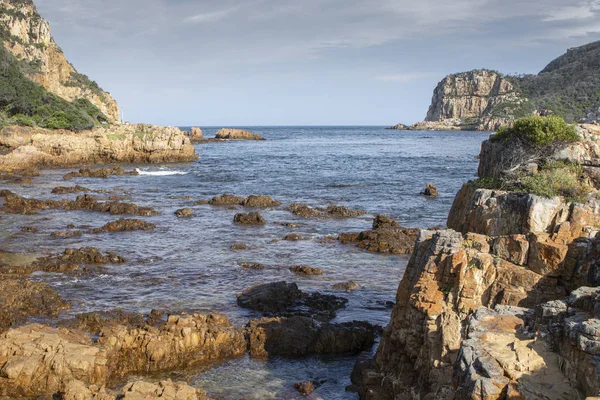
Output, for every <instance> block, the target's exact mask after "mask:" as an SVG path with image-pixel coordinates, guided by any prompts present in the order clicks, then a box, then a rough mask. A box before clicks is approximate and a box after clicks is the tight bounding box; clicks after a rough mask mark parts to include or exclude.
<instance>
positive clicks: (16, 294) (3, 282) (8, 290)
mask: <svg viewBox="0 0 600 400" xmlns="http://www.w3.org/2000/svg"><path fill="white" fill-rule="evenodd" d="M69 307H70V305H69V303H67V302H66V301H64V300H63V299H62V298H61V297H60V296H59V295H58V293H57V292H56V291H55V290H53V289H52V288H51V287H50V286H49V285H48V284H46V283H42V282H31V281H29V280H19V279H6V278H4V277H2V279H0V332H4V331H5V330H7V329H8V328H10V327H11V326H13V325H15V324H18V323H22V322H24V321H26V320H27V318H28V317H30V316H34V315H47V316H57V315H58V313H59V312H60V311H61V310H66V309H68V308H69ZM1 365H3V363H2V357H1V347H0V366H1ZM1 374H2V368H1V367H0V379H1ZM0 385H1V383H0ZM0 393H2V392H1V391H0Z"/></svg>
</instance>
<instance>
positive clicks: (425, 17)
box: [35, 0, 600, 127]
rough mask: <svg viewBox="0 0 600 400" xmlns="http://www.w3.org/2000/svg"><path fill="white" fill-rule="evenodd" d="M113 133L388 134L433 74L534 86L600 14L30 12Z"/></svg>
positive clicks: (335, 9) (507, 4)
mask: <svg viewBox="0 0 600 400" xmlns="http://www.w3.org/2000/svg"><path fill="white" fill-rule="evenodd" d="M35 3H36V5H37V7H38V11H39V12H40V14H41V15H42V16H43V17H44V18H46V19H47V20H48V21H49V22H50V26H51V31H52V34H53V36H54V38H55V40H56V42H57V43H58V44H59V45H60V46H61V48H62V49H63V51H64V52H65V54H66V56H67V58H68V60H69V61H70V62H71V63H72V64H73V65H74V66H75V67H76V68H77V69H78V70H79V72H81V73H84V74H87V75H88V76H89V77H90V78H91V79H93V80H95V81H97V82H98V83H99V84H100V86H101V87H102V88H103V89H105V90H107V91H109V92H110V93H111V94H112V95H113V96H114V97H115V98H116V99H117V101H118V102H119V105H120V106H121V108H122V109H123V113H124V116H125V119H126V120H128V121H131V122H146V123H153V124H161V125H178V126H191V125H193V126H230V127H235V126H240V127H244V126H259V125H393V124H396V123H399V122H402V123H405V124H409V123H414V122H417V121H420V120H423V119H424V118H425V115H426V113H427V108H428V107H429V104H430V101H431V96H432V93H433V89H434V88H435V86H436V85H437V83H438V82H439V81H440V80H441V79H442V78H443V77H444V76H446V75H447V74H450V73H456V72H461V71H469V70H472V69H476V68H489V69H495V70H498V71H500V72H503V73H537V72H539V71H540V70H542V69H543V68H544V66H545V65H546V64H548V63H549V62H550V61H551V60H552V59H554V58H556V57H558V56H560V55H561V54H563V53H564V52H565V51H566V49H568V48H571V47H575V46H579V45H583V44H586V43H589V42H592V41H595V40H600V0H536V1H528V0H420V1H414V0H245V1H232V0H36V1H35Z"/></svg>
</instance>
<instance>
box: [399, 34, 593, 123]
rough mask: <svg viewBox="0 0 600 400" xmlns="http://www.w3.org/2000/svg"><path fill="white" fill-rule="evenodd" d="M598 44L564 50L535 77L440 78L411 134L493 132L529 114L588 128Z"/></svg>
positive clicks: (483, 73) (481, 74)
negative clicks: (432, 131)
mask: <svg viewBox="0 0 600 400" xmlns="http://www.w3.org/2000/svg"><path fill="white" fill-rule="evenodd" d="M598 65H600V41H598V42H593V43H590V44H587V45H584V46H581V47H577V48H573V49H569V50H568V51H567V53H566V54H564V55H562V56H560V57H558V58H557V59H555V60H553V61H552V62H550V63H549V64H548V65H547V66H546V67H545V68H544V69H543V70H542V71H541V72H540V73H539V74H537V75H520V76H511V75H503V74H501V73H499V72H496V71H490V70H485V69H483V70H474V71H470V72H462V73H458V74H453V75H449V76H447V77H445V78H444V79H443V80H442V81H441V82H440V83H439V84H438V85H437V87H436V88H435V90H434V92H433V98H432V101H431V105H430V107H429V111H428V112H427V116H426V118H425V121H423V122H419V123H417V124H414V125H413V126H411V127H410V129H413V130H420V129H424V130H480V131H481V130H483V131H492V130H496V129H498V128H499V127H500V126H504V125H511V124H512V122H513V121H515V120H516V119H519V118H522V117H525V116H527V115H532V114H541V115H547V114H555V115H558V116H561V117H563V118H565V119H566V120H567V121H569V122H580V121H581V122H584V121H585V120H587V122H592V121H594V120H597V119H598V113H600V108H599V107H600V98H599V97H598V91H599V90H600V68H598Z"/></svg>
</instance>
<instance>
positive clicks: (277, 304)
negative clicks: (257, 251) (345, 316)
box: [237, 282, 348, 321]
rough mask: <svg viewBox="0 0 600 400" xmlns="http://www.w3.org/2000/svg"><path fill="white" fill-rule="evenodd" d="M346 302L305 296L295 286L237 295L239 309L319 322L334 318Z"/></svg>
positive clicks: (257, 288)
mask: <svg viewBox="0 0 600 400" xmlns="http://www.w3.org/2000/svg"><path fill="white" fill-rule="evenodd" d="M347 302H348V299H345V298H342V297H337V296H332V295H326V294H321V293H318V292H314V293H310V294H309V293H305V292H302V291H301V290H300V289H298V285H296V284H295V283H287V282H275V283H265V284H262V285H258V286H254V287H252V288H250V289H247V290H245V291H244V292H242V293H241V294H239V295H238V298H237V303H238V305H239V306H240V307H244V308H249V309H252V310H256V311H260V312H262V313H263V314H265V315H266V316H281V317H291V316H304V317H310V318H315V319H317V320H320V321H328V320H330V319H333V318H335V316H336V311H337V310H339V309H341V308H344V307H345V306H346V303H347Z"/></svg>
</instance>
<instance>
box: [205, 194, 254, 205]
mask: <svg viewBox="0 0 600 400" xmlns="http://www.w3.org/2000/svg"><path fill="white" fill-rule="evenodd" d="M245 200H246V199H244V198H243V197H239V196H234V195H232V194H223V195H221V196H216V197H213V198H212V199H211V200H209V201H208V204H210V205H211V206H234V205H240V204H242V203H243V202H244V201H245Z"/></svg>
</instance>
